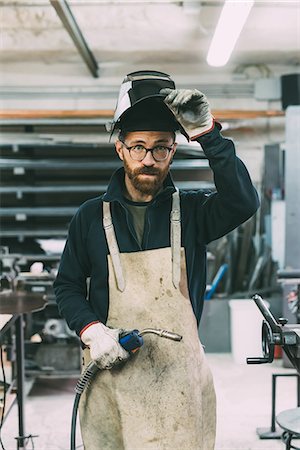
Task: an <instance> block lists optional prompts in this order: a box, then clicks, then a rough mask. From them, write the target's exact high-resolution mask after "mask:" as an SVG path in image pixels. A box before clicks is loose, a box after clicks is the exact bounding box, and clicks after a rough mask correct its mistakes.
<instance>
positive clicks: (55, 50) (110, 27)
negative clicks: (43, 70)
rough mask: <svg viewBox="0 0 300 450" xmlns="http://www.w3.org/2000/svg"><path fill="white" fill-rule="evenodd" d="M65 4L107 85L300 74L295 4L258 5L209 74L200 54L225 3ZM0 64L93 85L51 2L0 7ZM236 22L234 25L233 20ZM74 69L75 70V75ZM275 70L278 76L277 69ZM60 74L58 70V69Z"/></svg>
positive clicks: (299, 7) (20, 1) (299, 18)
mask: <svg viewBox="0 0 300 450" xmlns="http://www.w3.org/2000/svg"><path fill="white" fill-rule="evenodd" d="M68 4H69V6H70V8H71V11H72V13H73V14H74V16H75V19H76V21H77V23H78V25H79V27H80V29H81V32H82V34H83V36H84V38H85V40H86V42H87V44H88V46H89V48H90V50H91V51H92V53H93V55H94V56H95V58H96V60H97V62H98V66H99V79H101V77H104V78H108V79H110V80H111V82H112V83H113V82H114V80H115V79H116V80H117V81H116V82H117V83H119V81H120V76H121V75H122V76H123V75H125V73H126V72H128V71H131V70H132V69H133V70H135V69H136V68H140V69H141V68H143V69H145V68H151V69H159V70H165V71H169V72H170V71H171V73H172V75H173V76H174V78H175V79H177V80H178V79H179V80H181V79H182V80H185V79H186V77H187V76H188V75H189V76H190V77H193V76H194V75H197V74H201V75H203V74H206V76H207V75H208V76H209V78H207V81H209V80H210V79H211V78H210V77H214V76H225V75H226V74H228V73H230V74H232V73H236V74H239V73H240V74H242V73H244V74H245V73H246V75H247V77H249V76H250V77H252V76H253V77H257V76H262V77H266V76H270V75H272V73H273V72H274V70H275V72H276V71H277V70H279V71H280V70H281V69H280V67H284V69H283V71H286V67H287V66H288V67H290V72H291V71H298V70H299V67H300V52H299V49H300V2H298V1H284V0H282V1H275V0H270V1H269V0H264V1H261V0H256V3H255V5H254V7H253V9H252V11H251V13H250V16H249V18H248V21H247V23H246V25H245V27H244V30H243V32H242V35H241V36H240V39H239V41H238V45H237V46H236V48H235V50H234V52H233V54H232V57H231V59H230V61H229V63H228V65H227V66H225V67H221V68H211V67H209V66H208V65H207V63H206V54H207V51H208V48H209V44H210V41H211V39H212V36H213V32H214V30H215V27H216V24H217V21H218V17H219V15H220V12H221V9H222V4H223V1H213V0H206V1H200V0H199V1H196V0H195V1H180V2H179V1H167V0H165V1H143V2H142V1H140V2H139V1H134V0H131V1H130V0H127V1H125V0H115V1H113V0H111V1H104V0H98V1H88V0H87V1H84V0H82V1H75V0H69V1H68ZM0 7H1V22H2V42H1V59H2V64H3V66H2V67H4V65H5V64H6V65H9V64H15V63H19V64H25V63H27V64H28V63H43V64H47V65H48V66H49V67H51V65H53V64H55V65H58V67H59V66H60V65H61V67H63V66H65V65H66V64H68V65H71V66H72V67H74V68H75V70H78V71H81V75H83V76H84V77H86V79H89V80H92V78H93V77H92V74H91V73H90V71H89V70H88V68H87V66H86V65H85V63H84V61H83V59H82V58H81V56H80V54H79V52H78V51H77V49H76V47H75V45H74V43H73V41H72V40H71V38H70V36H69V34H68V33H67V31H66V29H65V28H64V26H63V24H62V22H61V20H60V19H59V17H58V15H57V13H56V11H55V9H54V8H53V6H52V5H51V3H50V1H47V0H44V1H39V0H36V1H33V0H32V1H26V0H17V1H14V0H10V1H5V0H0ZM232 20H233V21H234V17H232ZM77 67H78V68H79V67H80V69H77ZM278 68H279V69H278ZM58 70H59V69H58Z"/></svg>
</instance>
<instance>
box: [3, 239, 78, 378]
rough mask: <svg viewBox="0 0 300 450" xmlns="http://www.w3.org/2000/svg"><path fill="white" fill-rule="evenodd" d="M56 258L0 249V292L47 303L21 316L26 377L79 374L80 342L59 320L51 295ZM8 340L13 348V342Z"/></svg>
mask: <svg viewBox="0 0 300 450" xmlns="http://www.w3.org/2000/svg"><path fill="white" fill-rule="evenodd" d="M59 257H60V255H57V254H55V255H48V254H40V255H37V254H32V255H31V254H26V255H22V254H20V253H10V252H9V251H8V248H6V247H1V253H0V263H1V268H2V274H1V278H0V282H1V286H0V291H1V292H4V291H5V292H15V293H19V294H22V295H23V297H24V301H26V298H27V297H28V299H29V298H30V296H32V295H37V294H40V295H43V296H44V297H45V299H46V301H47V304H46V307H45V308H44V309H43V310H41V311H37V312H33V313H27V314H25V315H24V323H25V329H24V339H25V342H24V346H25V372H26V375H27V376H32V377H36V376H40V375H43V376H47V377H50V376H61V375H63V376H77V375H78V373H79V371H80V340H79V338H78V336H77V335H76V333H75V332H73V331H71V330H70V329H69V327H68V326H67V324H66V322H65V320H64V319H62V318H61V317H60V315H59V312H58V308H57V305H56V302H55V296H54V292H53V281H54V279H55V272H56V268H57V265H58V261H59ZM8 340H9V341H11V342H8V345H9V347H8V348H10V347H11V348H12V347H13V339H8ZM58 355H59V357H58ZM66 362H67V364H66Z"/></svg>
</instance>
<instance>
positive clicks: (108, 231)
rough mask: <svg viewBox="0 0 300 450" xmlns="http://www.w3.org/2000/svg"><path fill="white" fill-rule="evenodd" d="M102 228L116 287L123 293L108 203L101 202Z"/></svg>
mask: <svg viewBox="0 0 300 450" xmlns="http://www.w3.org/2000/svg"><path fill="white" fill-rule="evenodd" d="M103 227H104V231H105V235H106V240H107V245H108V249H109V253H110V256H111V259H112V264H113V267H114V272H115V277H116V281H117V286H118V289H119V291H121V292H123V291H124V290H125V279H124V275H123V270H122V264H121V258H120V252H119V247H118V243H117V239H116V234H115V230H114V226H113V223H112V218H111V212H110V203H108V202H103Z"/></svg>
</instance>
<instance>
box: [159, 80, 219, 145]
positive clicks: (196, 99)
mask: <svg viewBox="0 0 300 450" xmlns="http://www.w3.org/2000/svg"><path fill="white" fill-rule="evenodd" d="M160 94H166V95H167V96H166V98H165V99H164V102H165V104H166V105H167V106H168V108H169V109H170V110H171V111H172V113H173V114H174V116H175V118H176V120H177V122H179V123H180V125H181V126H182V127H183V129H184V130H185V132H186V134H187V135H188V136H189V138H190V139H191V140H193V139H196V138H198V137H199V136H202V135H203V134H205V133H208V132H209V131H211V130H212V129H213V127H214V118H213V116H212V115H211V112H210V107H209V103H208V101H207V98H206V96H205V95H204V94H203V93H202V92H200V91H198V90H197V89H169V88H164V89H161V90H160Z"/></svg>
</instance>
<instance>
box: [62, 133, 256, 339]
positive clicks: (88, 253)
mask: <svg viewBox="0 0 300 450" xmlns="http://www.w3.org/2000/svg"><path fill="white" fill-rule="evenodd" d="M198 142H199V143H200V144H201V146H202V148H203V150H204V153H205V155H206V157H207V158H208V160H209V164H210V167H211V169H212V170H213V173H214V181H215V185H216V189H217V192H215V193H213V194H211V195H205V194H204V193H203V192H202V191H201V190H196V191H188V192H187V191H180V204H181V225H182V246H183V247H184V249H185V255H186V262H187V275H188V285H189V294H190V299H191V303H192V307H193V311H194V313H195V316H196V318H197V321H198V323H199V321H200V317H201V312H202V308H203V297H204V292H205V288H206V244H208V243H209V242H211V241H213V240H215V239H218V238H220V237H221V236H224V235H225V234H227V233H228V232H230V231H231V230H233V229H234V228H236V227H237V226H238V225H240V224H241V223H243V222H244V221H246V220H247V219H249V218H250V217H251V216H252V215H253V214H254V213H255V212H256V210H257V208H258V206H259V201H258V196H257V193H256V190H255V189H254V187H253V185H252V183H251V180H250V177H249V174H248V171H247V169H246V167H245V165H244V164H243V163H242V161H240V159H239V158H238V157H237V156H236V154H235V148H234V144H233V142H232V141H231V140H229V139H225V138H223V137H222V135H221V134H220V132H219V130H218V129H217V127H215V128H214V130H213V131H211V132H210V133H208V134H206V135H204V136H202V137H200V138H199V139H198ZM174 190H175V188H174V184H173V181H172V178H171V175H170V174H168V176H167V178H166V180H165V182H164V188H163V190H162V191H161V192H160V193H159V194H158V195H157V196H156V197H155V198H154V199H153V200H152V201H151V202H149V204H148V206H147V211H146V217H145V227H144V236H143V241H142V244H141V245H140V244H139V242H138V240H137V238H136V234H135V230H134V225H133V220H132V215H131V213H130V212H129V211H128V209H127V207H126V201H125V199H124V197H123V192H124V169H123V168H121V169H118V170H117V171H116V172H115V173H114V174H113V176H112V178H111V180H110V183H109V186H108V190H107V192H106V193H105V194H103V195H102V196H100V197H97V198H94V199H91V200H88V201H87V202H85V203H84V204H83V205H81V207H80V208H79V210H78V211H77V213H76V214H75V216H74V217H73V219H72V221H71V224H70V228H69V234H68V239H67V242H66V245H65V249H64V251H63V254H62V258H61V262H60V267H59V271H58V274H57V277H56V280H55V282H54V290H55V294H56V300H57V304H58V308H59V312H60V314H61V315H62V316H63V317H64V318H65V319H66V320H67V323H68V325H69V327H70V328H71V329H73V330H75V331H76V333H77V334H79V333H80V331H81V330H82V329H83V328H84V327H85V326H86V325H87V324H89V323H90V322H93V321H96V320H100V321H101V322H103V323H106V320H107V315H108V307H109V300H108V268H107V253H108V247H107V242H106V237H105V233H104V230H103V226H102V201H103V200H105V201H109V202H111V210H112V218H113V224H114V228H115V232H116V236H117V241H118V245H119V249H120V252H125V253H127V252H138V251H141V250H150V249H156V248H163V247H169V246H170V212H171V206H172V194H173V192H174ZM87 278H90V283H89V294H88V300H89V301H88V300H87V287H86V285H87V283H86V280H87Z"/></svg>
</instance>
